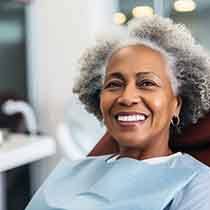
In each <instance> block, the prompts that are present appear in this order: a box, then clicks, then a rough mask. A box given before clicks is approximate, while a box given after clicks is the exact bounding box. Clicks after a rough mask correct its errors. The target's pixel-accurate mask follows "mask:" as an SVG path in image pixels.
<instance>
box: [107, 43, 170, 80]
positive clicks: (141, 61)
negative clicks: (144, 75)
mask: <svg viewBox="0 0 210 210" xmlns="http://www.w3.org/2000/svg"><path fill="white" fill-rule="evenodd" d="M126 70H127V71H128V72H127V73H129V74H131V73H139V72H144V71H146V72H148V71H149V72H151V73H155V74H158V75H160V76H161V77H164V76H167V73H168V72H167V63H166V60H165V58H164V56H163V55H162V54H161V53H160V52H158V51H157V50H153V49H152V48H149V47H147V46H144V45H132V46H128V47H123V48H121V49H119V50H117V51H116V52H114V53H113V54H112V56H111V57H110V59H109V61H108V63H107V69H106V74H109V73H113V72H115V71H118V72H119V71H120V72H122V73H126Z"/></svg>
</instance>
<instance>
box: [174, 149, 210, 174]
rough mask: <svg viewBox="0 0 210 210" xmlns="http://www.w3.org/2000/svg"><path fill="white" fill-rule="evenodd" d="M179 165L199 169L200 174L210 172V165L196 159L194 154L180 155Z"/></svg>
mask: <svg viewBox="0 0 210 210" xmlns="http://www.w3.org/2000/svg"><path fill="white" fill-rule="evenodd" d="M178 165H179V167H183V168H191V169H193V170H195V171H197V172H198V173H199V174H200V173H204V174H209V173H210V167H208V166H207V165H205V164H204V163H202V162H200V161H199V160H197V159H195V158H194V157H193V156H191V155H189V154H187V153H183V155H181V156H180V158H179V161H178Z"/></svg>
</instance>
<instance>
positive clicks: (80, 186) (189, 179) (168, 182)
mask: <svg viewBox="0 0 210 210" xmlns="http://www.w3.org/2000/svg"><path fill="white" fill-rule="evenodd" d="M110 157H111V156H110V155H104V156H97V157H96V156H93V157H86V158H83V159H80V160H76V161H70V160H66V159H63V160H62V161H61V162H60V163H59V164H58V166H57V167H56V169H55V170H54V171H53V172H52V174H51V175H50V176H49V177H48V179H47V180H46V181H45V183H44V184H43V185H42V186H41V187H40V189H39V190H38V191H37V192H36V194H35V196H34V197H33V199H32V200H31V202H30V203H29V205H28V206H27V208H26V210H166V209H170V210H171V208H170V206H171V205H172V203H173V202H174V199H175V198H177V197H178V196H179V195H181V193H182V192H183V191H184V190H185V188H186V189H187V188H189V186H191V183H193V182H194V180H196V177H197V176H199V174H202V173H204V174H207V173H208V176H209V168H208V167H206V166H204V165H203V164H202V163H200V162H199V161H197V160H195V159H194V158H192V157H191V156H190V155H187V154H185V155H183V154H182V153H175V154H173V155H171V157H165V158H151V159H148V160H145V161H139V160H135V159H132V158H127V157H123V158H119V159H116V160H114V161H108V160H109V159H110ZM151 160H152V161H151ZM155 160H156V161H155ZM161 160H163V161H161ZM207 168H208V169H207ZM209 177H210V176H209ZM209 182H210V179H209ZM208 187H209V188H210V186H208ZM186 193H187V191H186ZM209 195H210V194H209ZM194 196H196V195H194ZM209 201H210V198H209ZM208 207H209V206H208ZM208 207H205V208H198V209H199V210H200V209H201V210H203V209H204V210H207V208H208ZM176 209H179V208H178V207H176ZM180 209H181V208H180ZM190 209H193V208H190ZM208 209H209V208H208ZM188 210H189V209H188ZM196 210H197V209H196Z"/></svg>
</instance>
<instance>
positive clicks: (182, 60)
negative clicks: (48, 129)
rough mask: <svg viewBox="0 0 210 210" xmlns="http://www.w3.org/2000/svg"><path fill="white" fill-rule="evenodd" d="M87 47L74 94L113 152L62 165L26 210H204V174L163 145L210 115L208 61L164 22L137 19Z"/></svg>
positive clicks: (209, 194) (207, 195) (208, 201)
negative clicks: (100, 127) (102, 128)
mask: <svg viewBox="0 0 210 210" xmlns="http://www.w3.org/2000/svg"><path fill="white" fill-rule="evenodd" d="M114 37H115V34H113V36H112V39H108V38H107V39H106V40H101V41H99V43H98V44H97V45H96V46H94V47H93V48H90V49H88V50H87V51H86V52H85V53H84V55H83V57H82V59H81V63H80V64H81V66H80V71H81V74H80V77H79V80H78V81H77V83H76V85H75V88H74V92H75V93H77V94H78V95H79V99H80V100H81V101H82V102H83V103H84V104H85V107H86V109H87V110H88V111H89V112H91V113H93V114H94V115H95V116H96V117H97V118H98V119H99V120H100V121H102V122H103V123H104V124H105V126H106V128H107V132H108V133H109V135H110V136H112V138H113V139H114V140H115V142H116V145H117V146H118V151H117V152H116V153H114V154H109V155H102V156H94V157H87V158H84V159H81V160H77V161H73V162H69V161H67V160H63V161H61V163H60V164H59V165H58V167H57V168H56V169H55V171H54V172H53V173H52V175H51V176H50V177H49V178H48V180H47V181H46V182H45V184H44V185H43V186H42V187H41V188H40V190H39V191H38V192H37V193H36V195H35V196H34V198H33V199H32V201H31V202H30V204H29V205H28V207H27V208H26V210H37V209H39V210H53V209H65V210H75V209H78V210H82V209H86V210H99V209H100V210H128V209H133V210H186V209H190V210H209V209H210V186H207V184H206V183H209V180H210V169H209V168H208V167H207V166H205V165H204V164H203V163H201V162H199V161H198V160H196V159H194V158H193V157H192V156H190V155H188V154H186V153H182V152H174V151H173V149H172V148H171V147H170V144H169V142H170V141H172V140H173V138H176V135H177V132H178V131H182V129H183V128H185V127H187V126H188V125H189V124H190V123H196V122H197V120H198V119H199V118H201V117H202V116H203V115H204V114H205V113H206V112H208V111H210V58H209V55H208V54H207V53H206V51H205V50H204V49H203V48H202V47H201V46H200V45H198V44H197V43H195V41H194V39H193V37H192V36H191V34H190V32H189V31H188V30H187V29H186V28H185V27H184V26H183V25H179V24H175V23H173V22H172V21H171V20H170V19H165V18H162V17H159V16H153V17H142V18H141V19H138V20H136V21H134V22H131V23H129V27H128V31H124V32H121V34H119V36H117V37H115V38H114Z"/></svg>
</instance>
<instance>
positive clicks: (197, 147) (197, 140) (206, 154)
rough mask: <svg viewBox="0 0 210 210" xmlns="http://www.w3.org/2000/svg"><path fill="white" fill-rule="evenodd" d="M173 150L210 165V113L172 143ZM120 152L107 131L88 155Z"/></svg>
mask: <svg viewBox="0 0 210 210" xmlns="http://www.w3.org/2000/svg"><path fill="white" fill-rule="evenodd" d="M172 146H173V147H172V150H173V151H182V152H185V153H189V154H191V155H192V156H194V157H195V158H196V159H198V160H199V161H201V162H203V163H204V164H206V165H208V166H210V113H208V114H207V115H206V116H205V117H204V118H202V119H200V120H199V121H198V123H197V124H195V125H193V124H192V125H190V126H188V127H187V128H186V129H185V130H184V131H183V132H182V135H180V136H179V137H178V138H177V139H176V140H175V141H174V142H173V145H172ZM116 152H118V145H117V143H116V141H115V140H114V139H113V137H112V136H111V135H110V134H109V133H108V132H107V133H105V135H104V136H103V137H102V138H101V139H100V140H99V142H98V143H97V144H96V146H95V147H94V148H93V149H92V150H91V152H90V153H89V154H88V156H99V155H105V154H112V153H116Z"/></svg>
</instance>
